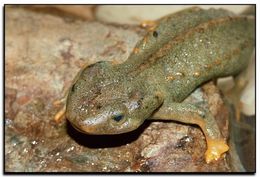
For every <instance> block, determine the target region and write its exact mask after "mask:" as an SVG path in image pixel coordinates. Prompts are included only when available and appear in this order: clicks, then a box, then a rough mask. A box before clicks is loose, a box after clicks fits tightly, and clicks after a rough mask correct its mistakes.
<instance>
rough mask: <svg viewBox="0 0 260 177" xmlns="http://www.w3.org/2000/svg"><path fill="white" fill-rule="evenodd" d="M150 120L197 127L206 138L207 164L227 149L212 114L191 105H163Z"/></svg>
mask: <svg viewBox="0 0 260 177" xmlns="http://www.w3.org/2000/svg"><path fill="white" fill-rule="evenodd" d="M151 119H157V120H158V119H161V120H174V121H178V122H183V123H187V124H196V125H198V126H199V127H200V128H201V129H202V131H203V133H204V135H205V137H206V142H207V151H206V152H205V159H206V162H207V163H210V162H211V161H213V160H218V159H219V158H220V157H221V155H222V154H224V153H225V152H227V151H228V149H229V147H228V145H227V144H226V142H225V140H224V139H223V138H222V136H221V133H220V131H219V129H218V126H217V124H216V121H215V119H214V117H213V116H212V114H211V113H209V112H207V111H204V110H203V109H200V108H198V107H196V106H194V105H192V104H187V103H165V104H164V105H163V106H162V107H161V108H160V109H159V110H158V111H157V112H156V113H155V114H154V115H153V117H152V118H151Z"/></svg>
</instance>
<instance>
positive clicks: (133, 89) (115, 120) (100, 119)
mask: <svg viewBox="0 0 260 177" xmlns="http://www.w3.org/2000/svg"><path fill="white" fill-rule="evenodd" d="M123 77H125V76H122V74H121V73H120V74H118V73H117V74H116V72H115V71H114V69H113V67H112V66H111V65H108V64H107V63H96V64H94V65H92V66H91V67H86V68H85V69H84V70H83V71H82V72H81V74H80V75H79V77H78V80H77V81H76V82H75V84H74V85H73V86H72V87H71V90H70V92H69V95H68V99H67V107H66V118H67V119H68V120H69V122H70V123H71V124H72V125H73V126H74V127H75V128H76V129H78V130H79V131H81V132H83V133H87V134H120V133H125V132H129V131H132V130H135V129H137V128H138V127H139V126H140V125H141V124H142V123H143V122H144V120H145V119H147V118H148V117H149V116H150V115H151V114H152V113H153V112H154V111H155V110H156V109H157V108H158V107H159V106H160V105H161V104H162V103H163V97H162V95H160V94H157V92H154V91H151V88H150V87H149V86H147V85H145V84H143V83H141V82H140V80H135V79H127V78H123ZM152 90H153V89H152Z"/></svg>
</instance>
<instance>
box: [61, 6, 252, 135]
mask: <svg viewBox="0 0 260 177" xmlns="http://www.w3.org/2000/svg"><path fill="white" fill-rule="evenodd" d="M254 25H255V20H254V18H253V17H247V16H235V15H234V14H232V13H231V12H229V11H226V10H223V9H219V10H215V9H210V10H202V9H199V8H190V9H186V10H183V11H180V12H178V13H175V14H171V15H169V16H166V17H164V18H162V19H160V20H159V21H158V22H157V27H156V28H155V29H154V30H153V31H149V32H148V33H147V35H146V36H145V37H144V39H143V40H141V41H140V42H138V44H137V45H136V47H135V48H136V49H135V50H134V51H135V52H132V54H131V55H130V56H129V58H128V60H126V61H125V62H124V63H122V64H119V65H112V64H110V63H109V62H105V61H102V62H98V63H95V64H93V65H90V66H87V67H86V68H84V69H83V70H82V71H81V72H80V73H79V75H78V78H77V80H76V82H75V83H74V84H73V85H72V87H71V89H70V92H69V95H68V99H67V104H66V117H67V119H68V120H69V121H70V122H71V123H72V125H73V126H74V127H75V128H76V129H78V130H79V131H81V132H84V133H88V134H120V133H125V132H129V131H132V130H135V129H137V128H138V127H139V126H140V125H141V124H142V123H143V122H144V121H145V120H146V119H164V120H165V119H168V120H175V121H180V122H184V123H190V124H197V125H199V126H200V127H201V129H202V130H203V133H204V134H205V136H206V139H207V138H211V139H221V135H220V132H219V130H218V127H217V126H216V123H215V120H214V118H213V116H211V114H210V113H209V112H208V111H206V110H201V109H200V108H197V107H196V106H194V105H191V104H187V103H186V104H184V103H182V101H183V100H184V99H185V98H186V97H187V96H188V95H189V94H190V93H191V92H192V91H193V90H194V89H195V88H197V87H198V86H199V85H201V84H202V83H204V82H206V81H208V80H210V79H214V78H217V77H223V76H228V75H235V74H237V73H239V72H240V71H241V70H243V69H244V68H246V67H247V63H248V58H249V56H250V55H251V52H252V51H253V48H254V42H255V39H254V38H255V37H254V35H255V26H254Z"/></svg>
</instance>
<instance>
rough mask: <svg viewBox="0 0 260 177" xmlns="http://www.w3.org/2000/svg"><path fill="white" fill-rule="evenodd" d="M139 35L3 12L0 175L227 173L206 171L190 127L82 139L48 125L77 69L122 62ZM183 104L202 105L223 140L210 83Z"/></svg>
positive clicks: (215, 166) (219, 105)
mask: <svg viewBox="0 0 260 177" xmlns="http://www.w3.org/2000/svg"><path fill="white" fill-rule="evenodd" d="M140 31H141V33H140ZM141 34H143V32H142V30H140V29H139V28H137V27H136V28H134V27H132V28H129V29H128V28H125V27H124V28H123V27H121V26H112V25H105V24H101V23H98V22H82V21H77V20H75V21H71V20H70V21H67V20H66V19H63V18H61V17H55V16H52V15H48V14H39V13H36V12H32V11H28V10H25V9H21V8H6V11H5V47H6V48H5V127H4V128H5V135H4V138H5V167H4V168H5V171H6V172H97V171H98V172H102V171H103V172H111V171H112V172H119V171H120V172H136V171H137V172H166V171H168V172H180V171H183V172H202V171H204V172H209V171H210V172H220V171H222V172H223V171H225V172H226V171H231V169H230V165H229V164H228V163H227V161H226V158H223V159H221V160H219V161H217V162H213V163H210V164H206V162H205V160H204V152H205V150H206V143H205V138H204V136H203V134H202V131H201V130H200V129H199V128H198V127H196V126H192V125H185V124H180V123H176V122H168V121H165V122H149V121H146V122H145V123H144V124H143V126H141V127H140V128H139V129H137V130H135V131H133V132H130V133H126V134H121V135H110V136H93V135H92V136H90V135H84V134H81V133H79V132H77V131H76V130H74V129H73V128H72V127H71V126H70V124H69V123H68V122H66V121H63V122H61V123H60V124H57V123H55V122H54V121H53V117H54V115H55V114H56V113H57V111H58V110H59V109H60V108H61V107H62V105H58V106H57V105H54V104H53V103H54V102H55V101H56V100H59V99H61V97H62V96H63V95H64V93H65V92H66V90H67V89H68V88H69V86H70V84H71V82H72V80H73V78H74V76H76V74H77V72H78V71H79V70H80V69H81V68H82V67H83V65H86V64H91V63H94V62H96V61H99V60H110V61H114V62H115V63H119V62H122V61H124V60H125V59H126V58H127V56H128V55H129V53H130V52H131V51H132V49H133V47H134V45H135V43H136V42H137V41H138V40H139V39H141V37H142V35H141ZM185 101H187V102H193V103H195V104H200V105H204V106H205V107H207V106H208V105H209V106H210V110H211V111H212V112H213V114H214V115H215V116H216V119H217V120H218V123H219V125H220V126H221V129H222V134H223V135H224V136H225V137H227V136H228V133H227V132H228V121H227V117H228V110H227V109H226V107H225V106H224V103H223V101H222V99H221V96H220V94H219V92H218V89H217V88H216V87H215V86H214V85H213V84H212V83H208V84H206V85H205V86H204V87H203V88H202V89H197V90H196V91H195V92H194V93H193V94H192V96H190V97H189V98H188V99H186V100H185Z"/></svg>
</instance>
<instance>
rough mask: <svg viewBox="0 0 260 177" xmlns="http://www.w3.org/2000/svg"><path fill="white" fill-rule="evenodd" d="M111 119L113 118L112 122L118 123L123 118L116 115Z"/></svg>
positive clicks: (121, 115) (120, 115)
mask: <svg viewBox="0 0 260 177" xmlns="http://www.w3.org/2000/svg"><path fill="white" fill-rule="evenodd" d="M112 118H113V120H114V121H116V122H120V121H121V120H122V119H123V118H124V115H123V114H118V115H115V116H113V117H112Z"/></svg>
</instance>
